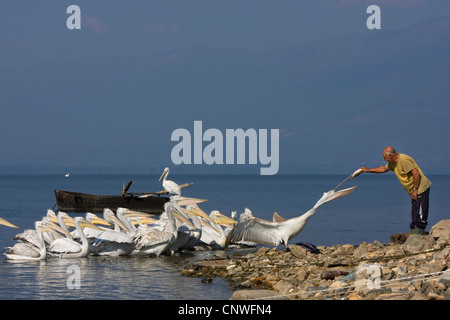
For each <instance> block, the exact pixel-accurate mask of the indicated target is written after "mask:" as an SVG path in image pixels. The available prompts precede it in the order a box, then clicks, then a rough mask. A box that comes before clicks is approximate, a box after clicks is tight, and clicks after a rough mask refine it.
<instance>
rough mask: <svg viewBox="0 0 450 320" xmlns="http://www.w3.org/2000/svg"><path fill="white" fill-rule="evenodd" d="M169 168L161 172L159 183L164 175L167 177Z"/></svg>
mask: <svg viewBox="0 0 450 320" xmlns="http://www.w3.org/2000/svg"><path fill="white" fill-rule="evenodd" d="M169 171H170V170H169V168H168V167H166V168H165V169H164V171H163V173H162V175H161V177H159V181H161V179H162V178H163V177H164V175H167V174H169Z"/></svg>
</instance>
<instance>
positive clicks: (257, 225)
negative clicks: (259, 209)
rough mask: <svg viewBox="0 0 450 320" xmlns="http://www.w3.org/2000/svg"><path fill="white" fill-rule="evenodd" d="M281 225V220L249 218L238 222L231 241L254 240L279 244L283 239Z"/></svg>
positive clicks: (244, 241) (255, 241) (274, 244)
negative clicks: (280, 230)
mask: <svg viewBox="0 0 450 320" xmlns="http://www.w3.org/2000/svg"><path fill="white" fill-rule="evenodd" d="M279 227H280V223H279V222H271V221H266V220H261V219H255V218H248V219H246V220H245V221H244V222H240V223H238V224H237V225H236V227H235V228H234V229H233V231H232V234H231V242H234V243H246V242H247V243H248V242H252V243H261V244H267V245H272V246H277V245H279V244H280V243H281V240H282V239H281V235H280V232H279Z"/></svg>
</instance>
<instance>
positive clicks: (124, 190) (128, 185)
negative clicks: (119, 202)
mask: <svg viewBox="0 0 450 320" xmlns="http://www.w3.org/2000/svg"><path fill="white" fill-rule="evenodd" d="M132 183H133V180H130V181H129V182H128V184H127V186H126V187H125V183H124V184H123V190H122V195H125V194H126V193H127V191H128V189H130V187H131V184H132Z"/></svg>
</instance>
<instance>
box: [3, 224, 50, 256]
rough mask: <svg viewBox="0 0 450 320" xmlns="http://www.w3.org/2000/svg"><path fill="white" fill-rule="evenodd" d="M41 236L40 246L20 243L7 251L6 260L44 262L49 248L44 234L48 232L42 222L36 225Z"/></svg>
mask: <svg viewBox="0 0 450 320" xmlns="http://www.w3.org/2000/svg"><path fill="white" fill-rule="evenodd" d="M34 226H35V228H36V231H37V234H38V236H39V246H38V247H36V246H35V245H33V244H31V243H23V242H18V243H16V244H15V245H14V246H13V247H11V248H8V249H7V250H6V253H5V255H6V258H7V259H9V260H44V259H45V258H47V248H46V246H45V242H44V237H43V236H42V233H43V232H45V231H48V229H47V228H46V227H45V225H44V224H43V223H42V221H36V222H35V223H34Z"/></svg>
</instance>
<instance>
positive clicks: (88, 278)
mask: <svg viewBox="0 0 450 320" xmlns="http://www.w3.org/2000/svg"><path fill="white" fill-rule="evenodd" d="M213 255H215V256H219V257H220V256H221V257H225V255H226V252H225V251H213V252H207V253H188V254H181V255H178V256H173V257H167V256H160V257H159V258H148V257H143V256H139V257H137V256H136V257H135V256H131V257H89V258H87V259H56V258H52V259H48V260H46V261H36V262H15V261H7V260H3V261H1V262H0V270H1V271H0V276H1V278H0V299H155V300H158V299H193V300H197V299H205V300H206V299H209V300H210V299H229V297H230V296H231V294H232V291H231V290H230V289H228V288H227V283H226V282H225V281H224V280H222V279H214V280H213V282H212V283H210V284H205V283H201V279H198V278H189V277H185V276H182V275H181V274H180V271H181V270H182V268H183V266H185V265H186V263H193V262H194V261H196V260H197V261H198V260H200V259H205V258H208V257H209V258H210V257H212V256H213ZM77 281H78V282H77ZM78 284H79V287H78V288H77V285H78Z"/></svg>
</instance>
